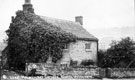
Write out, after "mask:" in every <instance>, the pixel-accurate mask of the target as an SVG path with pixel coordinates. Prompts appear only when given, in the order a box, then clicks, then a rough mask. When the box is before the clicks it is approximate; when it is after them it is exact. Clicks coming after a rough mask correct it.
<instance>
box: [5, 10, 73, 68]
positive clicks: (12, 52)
mask: <svg viewBox="0 0 135 80" xmlns="http://www.w3.org/2000/svg"><path fill="white" fill-rule="evenodd" d="M6 33H7V35H8V39H7V44H8V46H7V50H8V51H7V52H8V53H7V58H8V61H7V62H8V65H9V68H11V67H12V68H13V69H24V67H25V63H26V62H46V60H47V59H48V57H52V61H53V62H54V63H55V62H57V60H59V59H61V58H62V50H63V48H64V45H66V44H68V43H69V42H75V41H76V36H74V35H73V34H71V33H67V32H65V31H63V30H62V29H61V28H59V27H57V26H54V25H52V24H49V23H47V22H46V21H44V20H42V19H41V18H40V17H39V16H38V15H35V14H32V13H26V12H23V11H18V12H16V17H15V18H14V19H13V20H12V23H11V24H10V27H9V29H8V30H7V31H6ZM22 65H24V66H22Z"/></svg>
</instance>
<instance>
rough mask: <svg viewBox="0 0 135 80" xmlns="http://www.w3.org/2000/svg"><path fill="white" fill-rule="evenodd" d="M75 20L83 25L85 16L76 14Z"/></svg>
mask: <svg viewBox="0 0 135 80" xmlns="http://www.w3.org/2000/svg"><path fill="white" fill-rule="evenodd" d="M75 22H79V23H80V24H81V25H83V16H76V17H75Z"/></svg>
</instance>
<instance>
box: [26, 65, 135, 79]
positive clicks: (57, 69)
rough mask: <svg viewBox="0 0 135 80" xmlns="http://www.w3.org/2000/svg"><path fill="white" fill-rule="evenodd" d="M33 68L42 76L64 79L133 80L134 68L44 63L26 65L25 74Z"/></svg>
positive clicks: (134, 75)
mask: <svg viewBox="0 0 135 80" xmlns="http://www.w3.org/2000/svg"><path fill="white" fill-rule="evenodd" d="M33 68H36V70H37V72H39V73H40V74H43V75H46V74H51V75H53V76H56V75H62V77H64V78H65V77H68V78H79V79H80V78H83V79H88V78H105V77H107V78H135V68H130V69H126V68H98V67H84V66H76V67H67V66H57V65H55V64H45V63H29V64H27V65H26V71H27V72H30V71H31V69H33Z"/></svg>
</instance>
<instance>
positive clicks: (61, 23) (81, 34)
mask: <svg viewBox="0 0 135 80" xmlns="http://www.w3.org/2000/svg"><path fill="white" fill-rule="evenodd" d="M40 17H41V18H42V19H43V20H45V21H46V22H48V23H50V24H52V25H55V26H57V27H60V28H61V29H62V30H64V31H66V32H70V33H72V34H73V35H75V36H77V37H78V39H82V40H84V39H85V40H98V39H97V38H96V37H94V36H93V35H92V34H90V33H89V32H88V31H87V30H86V29H84V28H83V26H82V25H80V24H79V23H78V22H73V21H68V20H62V19H55V18H50V17H46V16H40Z"/></svg>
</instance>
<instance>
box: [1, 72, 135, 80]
mask: <svg viewBox="0 0 135 80" xmlns="http://www.w3.org/2000/svg"><path fill="white" fill-rule="evenodd" d="M0 80H135V79H133V78H132V79H108V78H103V79H62V78H57V77H46V78H43V77H26V76H23V75H20V74H18V73H16V72H14V71H8V70H2V71H1V79H0Z"/></svg>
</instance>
